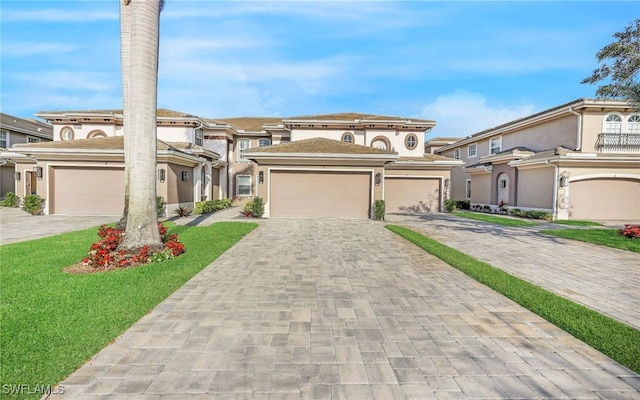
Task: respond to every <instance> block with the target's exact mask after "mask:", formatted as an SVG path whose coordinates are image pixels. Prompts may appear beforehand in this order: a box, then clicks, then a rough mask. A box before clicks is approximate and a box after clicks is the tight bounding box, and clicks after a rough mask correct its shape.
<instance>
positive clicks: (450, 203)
mask: <svg viewBox="0 0 640 400" xmlns="http://www.w3.org/2000/svg"><path fill="white" fill-rule="evenodd" d="M457 204H458V202H457V201H455V200H453V199H446V200H445V201H444V209H445V210H446V211H447V212H449V213H450V212H453V211H454V210H455V209H456V208H457Z"/></svg>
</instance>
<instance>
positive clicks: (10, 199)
mask: <svg viewBox="0 0 640 400" xmlns="http://www.w3.org/2000/svg"><path fill="white" fill-rule="evenodd" d="M19 203H20V197H18V196H16V195H15V194H14V193H13V192H7V193H5V195H4V199H2V200H0V207H18V204H19Z"/></svg>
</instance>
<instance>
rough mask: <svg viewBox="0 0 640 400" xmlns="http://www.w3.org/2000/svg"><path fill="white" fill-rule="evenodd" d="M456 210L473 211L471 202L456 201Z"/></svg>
mask: <svg viewBox="0 0 640 400" xmlns="http://www.w3.org/2000/svg"><path fill="white" fill-rule="evenodd" d="M456 208H457V209H458V210H471V202H470V201H469V200H456Z"/></svg>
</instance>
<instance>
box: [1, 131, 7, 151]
mask: <svg viewBox="0 0 640 400" xmlns="http://www.w3.org/2000/svg"><path fill="white" fill-rule="evenodd" d="M0 147H4V148H7V131H0Z"/></svg>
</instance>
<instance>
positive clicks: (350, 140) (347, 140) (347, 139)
mask: <svg viewBox="0 0 640 400" xmlns="http://www.w3.org/2000/svg"><path fill="white" fill-rule="evenodd" d="M342 141H343V142H345V143H353V135H352V134H351V133H350V132H345V133H344V134H343V135H342Z"/></svg>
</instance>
